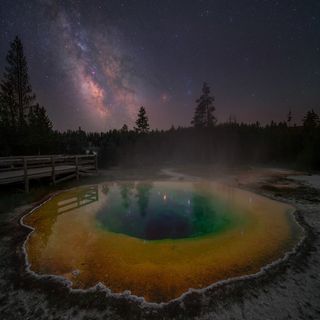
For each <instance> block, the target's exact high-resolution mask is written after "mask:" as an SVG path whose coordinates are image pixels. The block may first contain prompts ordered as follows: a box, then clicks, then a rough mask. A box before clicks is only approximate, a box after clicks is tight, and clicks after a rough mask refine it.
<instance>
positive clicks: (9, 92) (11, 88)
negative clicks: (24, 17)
mask: <svg viewBox="0 0 320 320" xmlns="http://www.w3.org/2000/svg"><path fill="white" fill-rule="evenodd" d="M6 60H7V66H6V67H5V72H4V75H3V80H2V81H1V85H0V87H1V97H2V99H3V103H4V108H3V110H2V117H4V118H6V119H7V120H6V121H9V123H8V125H9V126H11V127H15V126H18V127H21V126H23V125H24V124H25V122H26V121H25V120H26V117H28V113H29V111H30V109H31V108H32V107H33V106H34V102H35V95H34V93H33V92H32V88H31V85H30V83H29V75H28V66H27V60H26V57H25V55H24V52H23V45H22V42H21V40H20V39H19V37H18V36H17V37H16V38H15V39H14V41H13V42H12V43H11V45H10V50H9V51H8V54H7V57H6Z"/></svg>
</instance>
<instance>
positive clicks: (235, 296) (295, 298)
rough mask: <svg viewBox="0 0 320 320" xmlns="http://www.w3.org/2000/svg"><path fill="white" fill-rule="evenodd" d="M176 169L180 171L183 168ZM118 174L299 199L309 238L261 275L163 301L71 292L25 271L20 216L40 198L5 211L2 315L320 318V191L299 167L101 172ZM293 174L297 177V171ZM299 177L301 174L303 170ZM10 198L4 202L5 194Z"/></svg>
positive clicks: (0, 246)
mask: <svg viewBox="0 0 320 320" xmlns="http://www.w3.org/2000/svg"><path fill="white" fill-rule="evenodd" d="M177 172H178V173H177ZM103 174H104V176H103V177H102V178H101V179H102V180H106V179H107V180H113V179H125V180H129V179H148V178H152V177H155V176H156V177H157V178H161V179H165V178H168V179H178V180H182V179H185V178H186V175H185V174H188V178H189V179H201V178H205V179H218V180H222V181H224V182H225V183H228V184H230V185H235V186H238V187H241V188H244V189H248V190H252V191H255V192H257V193H260V194H263V195H266V196H268V197H271V198H275V199H278V200H281V201H284V202H288V203H291V204H293V205H294V206H295V207H296V208H297V219H298V220H299V221H300V223H301V224H302V225H303V226H304V228H305V230H306V232H307V238H306V240H305V241H304V243H303V245H302V246H301V247H300V248H299V250H298V252H297V254H294V255H292V256H291V257H290V258H289V259H288V260H287V261H286V262H285V263H282V264H279V265H277V266H275V267H273V268H271V269H270V270H269V271H268V272H266V273H265V274H264V275H263V276H261V277H258V278H252V279H248V280H241V281H236V282H233V283H229V284H227V285H221V286H218V287H216V288H211V289H208V290H206V291H205V292H203V293H195V292H194V293H192V294H189V295H186V296H185V297H184V298H183V300H181V301H174V302H172V303H169V304H166V305H162V306H152V305H145V304H143V302H141V301H133V300H130V299H127V298H126V297H123V296H122V297H119V298H115V297H110V296H109V297H106V295H105V293H104V292H102V291H99V290H97V291H93V292H87V293H76V292H72V293H70V292H69V290H68V289H67V288H66V287H64V286H63V285H62V284H61V283H58V282H55V280H53V279H51V280H39V279H35V278H34V277H32V276H31V275H29V274H28V273H26V272H25V268H24V256H23V253H22V251H21V247H22V243H23V241H24V240H25V237H26V235H27V233H28V230H27V229H25V228H23V227H22V226H20V224H19V220H20V217H21V216H22V215H23V214H24V213H25V212H26V211H27V210H30V208H31V207H32V206H34V205H35V204H34V203H33V204H27V205H24V206H20V207H18V208H16V209H15V210H10V211H8V212H5V213H2V214H0V239H1V242H0V257H1V258H0V319H320V276H319V275H320V237H319V235H320V190H319V189H317V188H316V187H317V185H310V184H306V183H305V182H304V180H303V179H302V178H299V179H295V177H294V175H297V174H298V173H295V172H291V171H287V170H277V169H244V170H241V171H239V170H238V169H234V170H230V169H229V170H228V171H227V172H225V171H224V170H223V169H221V168H213V167H204V166H201V167H196V166H195V167H185V168H179V169H175V170H172V169H171V170H170V169H165V170H159V169H157V170H156V169H155V168H151V169H150V170H146V169H145V168H144V169H141V170H121V169H114V170H111V171H108V172H105V173H103ZM292 175H293V176H292ZM300 175H301V173H300ZM1 201H5V200H3V199H2V200H1Z"/></svg>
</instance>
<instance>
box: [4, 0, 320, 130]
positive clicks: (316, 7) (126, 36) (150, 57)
mask: <svg viewBox="0 0 320 320" xmlns="http://www.w3.org/2000/svg"><path fill="white" fill-rule="evenodd" d="M0 29H1V32H0V43H1V46H0V72H2V70H4V67H5V55H6V53H7V50H8V49H9V44H10V42H11V41H12V40H13V39H14V37H15V35H17V34H18V35H19V36H20V37H21V38H22V41H23V44H24V48H25V53H26V56H27V61H28V65H29V71H30V78H31V83H32V86H33V89H34V91H35V93H36V94H37V98H38V101H39V103H40V104H42V105H44V106H45V107H46V109H47V111H48V114H49V116H50V118H51V119H52V121H53V123H54V127H55V128H56V129H59V130H66V129H76V128H78V127H79V126H81V127H82V128H83V129H85V130H97V131H105V130H108V129H113V128H121V127H122V126H123V124H124V123H126V124H127V125H128V126H129V127H130V128H132V127H133V126H134V121H135V117H136V114H137V110H138V108H139V107H140V106H141V105H143V106H144V107H145V108H146V110H147V113H148V115H149V118H150V122H151V127H152V128H161V129H162V128H169V127H170V126H171V125H175V126H178V125H182V126H187V125H190V120H191V118H192V115H193V111H194V107H195V100H196V99H197V98H198V97H199V95H200V93H201V87H202V83H203V81H207V82H208V83H209V84H210V86H211V88H212V92H213V94H214V95H215V98H216V101H215V103H216V116H217V118H218V121H219V122H222V121H226V120H227V119H228V118H229V116H230V115H232V116H233V117H235V118H236V119H237V120H238V121H246V122H255V121H257V120H258V121H260V122H261V123H268V122H270V121H271V120H275V121H283V120H285V119H286V115H287V113H288V112H289V110H290V109H291V110H292V115H293V122H294V123H297V124H299V123H301V119H302V117H303V115H304V114H305V112H306V111H307V110H308V109H310V108H314V109H315V110H316V111H318V112H320V109H319V108H320V104H319V101H320V90H319V88H320V2H319V1H317V0H310V1H298V0H282V1H276V0H270V1H255V0H248V1H239V0H230V1H224V0H221V1H219V0H218V1H211V0H202V1H196V0H194V1H191V0H190V1H188V0H161V1H160V0H159V1H156V0H154V1H152V0H81V1H80V0H79V1H78V0H64V1H62V0H34V1H25V0H15V1H12V0H1V1H0Z"/></svg>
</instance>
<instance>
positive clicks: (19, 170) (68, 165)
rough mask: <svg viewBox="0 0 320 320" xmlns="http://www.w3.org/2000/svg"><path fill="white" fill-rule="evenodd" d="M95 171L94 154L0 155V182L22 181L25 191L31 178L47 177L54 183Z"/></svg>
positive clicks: (96, 165) (96, 167)
mask: <svg viewBox="0 0 320 320" xmlns="http://www.w3.org/2000/svg"><path fill="white" fill-rule="evenodd" d="M97 171H98V164H97V156H96V155H46V156H25V157H0V184H8V183H14V182H24V185H25V190H26V191H27V192H28V191H29V181H30V180H31V179H40V178H45V177H47V178H48V177H49V178H51V180H52V183H53V184H56V183H59V182H62V181H64V180H67V179H72V178H76V179H77V180H79V177H80V176H83V175H92V174H94V173H97Z"/></svg>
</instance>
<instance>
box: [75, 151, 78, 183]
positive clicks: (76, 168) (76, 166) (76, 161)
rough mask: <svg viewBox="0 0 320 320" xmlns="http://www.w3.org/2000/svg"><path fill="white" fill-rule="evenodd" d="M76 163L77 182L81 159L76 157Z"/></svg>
mask: <svg viewBox="0 0 320 320" xmlns="http://www.w3.org/2000/svg"><path fill="white" fill-rule="evenodd" d="M75 162H76V178H77V180H79V158H78V156H76V158H75Z"/></svg>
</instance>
